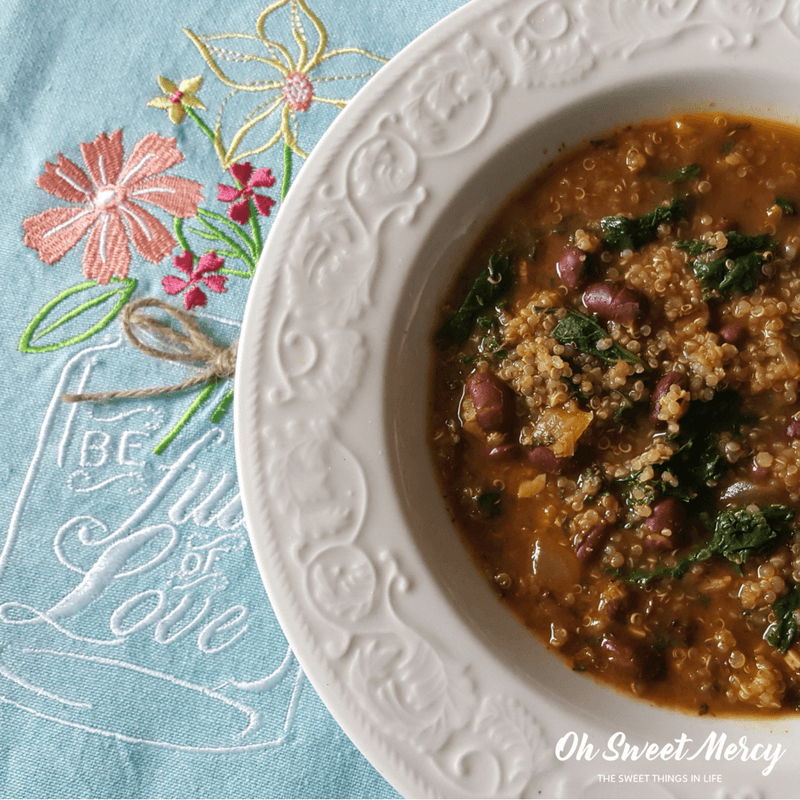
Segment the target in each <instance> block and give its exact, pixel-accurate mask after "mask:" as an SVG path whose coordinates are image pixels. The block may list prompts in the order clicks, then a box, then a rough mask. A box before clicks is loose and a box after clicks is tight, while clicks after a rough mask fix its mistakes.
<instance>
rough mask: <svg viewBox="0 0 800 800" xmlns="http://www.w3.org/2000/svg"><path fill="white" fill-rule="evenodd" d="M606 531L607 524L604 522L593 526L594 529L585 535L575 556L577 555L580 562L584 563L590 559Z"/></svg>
mask: <svg viewBox="0 0 800 800" xmlns="http://www.w3.org/2000/svg"><path fill="white" fill-rule="evenodd" d="M607 530H608V524H607V523H605V522H601V523H600V524H599V525H595V526H594V528H592V529H591V530H590V531H589V533H587V534H586V538H585V539H584V540H583V541H582V542H581V544H580V547H579V548H578V550H577V552H576V553H575V555H577V556H578V558H579V559H580V560H581V561H586V560H587V559H588V558H590V557H591V556H592V554H593V553H594V552H595V550H597V549H598V548H599V547H600V544H601V542H602V539H603V537H604V536H605V534H606V531H607Z"/></svg>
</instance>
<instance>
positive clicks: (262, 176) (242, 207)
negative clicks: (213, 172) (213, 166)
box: [217, 161, 275, 225]
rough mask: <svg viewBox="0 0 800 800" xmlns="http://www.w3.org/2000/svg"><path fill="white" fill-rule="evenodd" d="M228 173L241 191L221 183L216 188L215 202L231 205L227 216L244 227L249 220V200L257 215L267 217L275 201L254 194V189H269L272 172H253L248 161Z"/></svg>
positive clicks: (262, 170)
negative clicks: (253, 204)
mask: <svg viewBox="0 0 800 800" xmlns="http://www.w3.org/2000/svg"><path fill="white" fill-rule="evenodd" d="M229 171H230V173H231V175H232V176H233V178H234V180H236V181H238V183H239V184H241V187H242V188H241V189H237V188H235V187H233V186H226V185H225V184H223V183H221V184H219V185H218V186H217V192H218V193H217V200H222V202H223V203H231V206H230V208H229V209H228V216H229V217H230V218H231V219H232V220H233V221H234V222H238V223H239V224H240V225H244V224H245V223H246V222H247V220H248V219H250V200H251V199H252V201H253V202H254V203H255V204H256V208H257V209H258V213H259V214H263V216H265V217H267V216H269V212H270V210H271V209H272V206H274V205H275V201H274V200H273V199H272V198H271V197H267V196H266V195H263V194H256V193H255V191H254V189H258V188H261V187H264V186H266V187H269V186H272V185H273V184H274V183H275V176H274V175H273V174H272V170H269V169H257V170H256V171H255V172H253V167H252V165H251V164H250V162H249V161H245V162H244V163H243V164H234V165H233V166H232V167H231V168H230V170H229Z"/></svg>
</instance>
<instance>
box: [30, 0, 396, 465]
mask: <svg viewBox="0 0 800 800" xmlns="http://www.w3.org/2000/svg"><path fill="white" fill-rule="evenodd" d="M281 24H283V25H284V26H285V28H286V32H287V36H286V38H285V41H286V42H289V44H283V43H282V42H281V41H280V40H279V39H278V38H272V37H271V36H270V37H268V36H267V29H268V28H277V29H279V28H280V25H281ZM255 28H256V33H255V35H253V34H245V33H224V34H215V35H210V36H199V35H197V34H195V33H193V32H192V31H189V30H184V32H185V33H186V35H187V36H188V37H189V39H190V40H191V41H192V42H193V43H194V44H195V46H196V47H197V48H198V50H199V52H200V54H201V55H202V57H203V58H204V59H205V61H206V63H207V64H208V66H209V67H210V68H211V70H212V72H213V73H214V75H215V76H216V77H217V78H218V79H219V80H220V81H221V82H222V84H223V86H227V87H229V88H230V91H229V92H228V94H227V95H226V96H225V97H224V98H223V100H222V103H221V106H220V108H219V111H218V113H217V117H216V122H215V123H214V126H213V127H212V126H211V125H210V124H209V123H207V122H206V121H205V120H204V119H203V117H202V116H201V112H204V111H206V110H207V109H206V105H205V103H204V102H203V101H202V100H200V98H199V96H198V95H199V92H200V89H201V87H202V86H203V77H202V76H200V75H197V76H195V77H193V78H186V79H184V80H181V81H180V83H178V84H176V83H175V82H174V81H172V80H170V79H169V78H166V77H164V76H163V75H162V76H159V77H158V79H157V80H158V86H159V89H160V90H161V95H158V96H156V97H153V98H151V99H150V100H149V101H148V102H147V105H148V106H149V107H151V108H156V109H159V110H160V111H166V112H167V115H168V117H169V119H170V121H171V122H172V123H173V124H174V125H179V124H181V123H182V122H184V120H185V119H186V118H187V117H188V118H189V119H191V120H192V122H194V123H195V124H196V125H197V128H198V129H199V130H200V132H201V133H202V134H203V135H204V137H206V138H207V139H208V141H209V142H210V144H211V146H212V147H213V148H214V152H215V154H216V156H217V159H218V160H219V163H220V165H221V167H222V169H223V170H225V171H226V172H227V173H228V174H229V175H230V176H231V178H232V180H233V183H234V185H233V186H230V185H228V184H225V183H219V184H217V197H216V201H217V202H220V203H226V204H228V207H227V209H226V210H227V215H225V214H224V213H220V212H219V211H217V210H214V209H213V207H201V205H200V204H201V203H203V202H204V198H203V196H202V194H201V190H202V185H201V184H199V183H197V182H195V181H191V180H188V179H186V178H180V177H176V176H172V175H166V174H164V173H165V172H166V171H167V170H169V169H170V168H171V167H173V166H175V165H176V164H179V163H181V161H183V155H182V154H181V153H180V152H179V151H178V149H177V147H176V144H175V139H171V138H166V137H163V136H160V135H158V134H156V133H150V134H148V135H147V136H145V137H144V138H143V139H141V141H139V142H138V143H137V144H136V145H135V147H134V149H133V151H132V152H131V154H130V155H129V157H128V158H127V160H125V153H124V151H123V147H122V131H116V132H115V133H112V134H111V135H110V136H108V135H106V134H104V133H102V134H100V135H98V136H97V138H96V139H95V140H94V141H93V142H89V143H84V144H81V146H80V147H81V153H82V156H83V161H84V165H85V169H82V168H81V167H79V166H78V165H77V164H75V163H74V162H73V161H71V160H69V159H68V158H66V157H65V156H63V155H62V154H60V153H59V155H58V160H57V163H55V164H50V163H45V168H44V173H43V174H42V175H40V176H39V178H38V180H37V185H38V186H39V187H40V188H42V189H43V190H44V191H46V192H47V193H48V194H51V195H53V196H54V197H57V198H58V199H59V200H62V201H65V202H66V203H69V204H70V205H66V206H60V207H56V208H50V209H48V210H47V211H44V212H42V213H40V214H36V215H35V216H31V217H28V218H27V219H26V220H24V222H23V228H24V231H25V236H24V242H25V244H26V245H27V246H28V247H31V248H33V249H34V250H36V251H37V253H38V255H39V258H40V259H41V260H42V261H43V262H45V263H47V264H53V263H55V262H57V261H59V260H60V259H61V258H62V257H64V256H65V255H66V254H67V253H68V252H69V251H70V250H71V249H72V248H73V247H75V246H76V245H77V244H78V242H80V240H81V239H82V238H83V237H84V236H86V237H87V243H86V248H85V250H84V253H83V256H82V270H83V274H84V276H85V277H86V278H87V279H88V280H85V281H83V282H81V283H79V284H76V285H75V286H70V287H67V288H64V289H62V290H60V291H59V293H58V294H57V295H56V296H55V297H54V298H53V299H52V300H50V301H49V302H47V303H45V304H44V306H43V307H42V308H41V310H40V311H38V312H37V313H36V314H35V315H34V317H33V318H32V319H31V321H30V322H29V323H28V325H27V326H26V328H25V330H24V331H23V333H22V335H21V337H20V341H19V345H18V348H19V350H20V352H23V353H44V352H50V351H53V350H59V349H61V348H64V347H69V346H71V345H74V344H77V343H78V342H83V341H86V340H87V339H89V338H90V337H92V336H94V335H95V334H97V333H99V332H100V331H101V330H103V329H104V328H106V326H108V325H109V324H110V323H111V322H112V321H113V320H114V319H115V318H116V316H117V315H118V314H119V313H120V312H121V310H122V308H123V307H124V306H125V304H126V303H128V302H129V301H130V300H131V298H132V297H133V295H134V293H135V291H136V288H137V284H138V281H137V279H136V278H133V277H128V272H129V268H130V261H131V253H130V249H129V243H133V246H134V248H135V249H136V250H137V251H138V252H139V253H140V254H141V256H142V257H143V258H144V259H145V260H147V261H150V262H152V263H156V264H157V263H160V262H161V261H162V260H163V259H164V258H166V257H167V256H168V255H170V254H171V253H172V251H173V249H174V248H175V246H176V244H177V245H178V247H179V248H180V255H177V256H175V257H174V258H173V264H174V266H175V268H176V269H177V270H178V271H179V272H180V273H182V275H183V276H185V277H182V276H178V275H167V276H165V277H164V278H162V280H161V285H162V287H163V289H164V291H165V292H166V293H167V294H169V295H173V296H176V295H180V294H183V304H184V306H185V307H186V309H187V310H191V309H193V308H196V307H202V306H205V305H207V303H208V302H209V299H210V298H209V296H208V295H207V294H206V290H210V291H211V292H214V293H216V294H224V293H225V292H226V290H227V288H228V287H227V285H226V282H227V280H228V278H229V277H234V278H244V279H249V278H252V277H253V275H254V273H255V270H256V265H257V263H258V259H259V256H260V254H261V250H262V246H263V241H264V233H265V231H263V230H262V225H264V220H263V218H264V217H268V216H269V215H270V213H271V210H272V208H273V207H274V206H275V204H276V201H275V200H273V199H272V198H271V197H269V196H268V195H267V194H266V193H265V192H263V191H261V192H257V191H256V190H257V189H266V188H271V187H272V186H274V185H275V183H276V179H275V176H274V175H273V173H272V171H271V170H270V169H267V168H263V167H262V168H256V167H255V166H254V165H253V164H252V163H251V162H250V161H248V160H246V159H247V158H248V157H252V156H255V155H257V154H260V153H263V152H265V151H266V150H268V149H269V148H271V147H272V146H273V145H275V144H277V143H278V142H281V141H282V142H283V174H282V176H281V184H280V194H279V198H280V200H281V201H282V200H283V198H284V197H285V196H286V192H287V191H288V189H289V185H290V183H291V179H292V158H293V154H294V155H297V156H300V157H301V158H305V156H306V152H305V151H304V150H303V149H302V148H301V147H300V145H299V144H298V141H297V129H298V124H297V118H298V115H299V114H305V113H314V110H315V108H318V107H323V106H325V105H327V106H328V107H330V106H333V107H335V108H342V107H343V106H344V105H346V103H347V100H346V99H343V98H332V97H328V96H325V94H324V92H320V91H318V89H319V86H320V85H324V83H326V82H332V81H349V82H353V81H361V80H363V79H366V78H369V77H370V76H371V75H372V74H374V72H373V71H366V72H361V71H359V73H358V74H332V73H331V71H330V70H329V68H328V64H329V63H330V62H331V61H332V60H333V59H335V58H339V57H342V58H344V60H347V59H348V58H349V59H355V60H357V61H358V60H363V59H367V60H368V61H371V62H379V63H381V64H382V63H385V62H386V60H387V59H385V58H383V57H381V56H377V55H374V54H373V53H370V52H369V51H367V50H363V49H361V48H356V47H341V48H337V49H328V34H327V30H326V29H325V26H324V25H323V24H322V22H321V20H320V19H319V18H318V17H317V16H316V15H315V14H314V13H313V12H312V11H311V9H310V8H309V6H308V3H307V1H306V0H275V1H274V2H272V4H271V5H269V6H268V7H267V8H265V9H264V10H263V11H262V12H261V14H259V16H258V18H257V20H256V25H255ZM307 30H308V32H309V33H307V32H306V31H307ZM220 40H230V41H232V42H233V43H235V44H237V45H240V44H241V43H242V42H245V43H248V42H249V43H253V44H254V48H255V50H256V51H257V52H256V53H255V54H253V53H247V52H238V51H236V50H233V49H230V48H228V47H227V46H219V45H218V44H216V42H218V41H220ZM225 44H226V45H227V42H226V43H225ZM219 60H223V61H229V62H231V67H230V69H231V70H236V71H237V75H236V78H234V77H229V76H228V74H227V73H226V72H224V71H223V70H222V68H221V67H220V66H219V63H218V61H219ZM339 63H341V58H340V60H339ZM240 70H244V73H243V74H241V75H239V71H240ZM248 73H249V74H248ZM240 77H241V78H242V79H241V80H239V78H240ZM349 88H350V91H348V92H347V94H351V93H352V87H349ZM253 97H255V98H256V101H257V104H256V105H255V107H254V108H253V107H252V106H250V107H249V108H246V109H244V111H242V108H241V106H242V104H244V105H247V101H248V99H250V98H253ZM240 112H241V113H242V114H243V118H242V117H237V114H239V113H240ZM231 120H235V121H237V122H236V123H235V124H238V128H236V130H235V131H234V132H233V133H232V134H231V136H230V137H229V140H228V141H227V143H226V142H225V140H224V134H223V126H225V130H226V131H227V128H228V126H229V125H230V123H231ZM262 123H263V124H262ZM265 129H266V130H265ZM259 137H260V138H259ZM247 148H249V149H247ZM123 161H124V163H123ZM212 202H213V201H212ZM142 203H145V204H150V205H153V206H155V207H157V208H158V209H161V210H162V211H165V212H167V214H169V215H171V217H172V232H170V231H169V230H168V229H167V227H165V226H164V225H163V224H162V223H161V221H160V220H159V219H158V218H156V217H155V216H154V215H153V214H151V213H150V212H149V211H147V210H146V209H145V208H144V207H143V206H142V205H141V204H142ZM187 219H191V221H190V222H186V220H187ZM173 234H174V235H173ZM190 240H191V241H190ZM212 248H213V249H212ZM216 386H217V382H216V381H212V382H210V383H209V384H208V385H207V386H205V387H204V388H203V390H202V391H201V392H200V394H199V395H198V396H197V397H196V398H195V399H194V400H193V401H192V403H191V405H190V406H189V408H187V409H186V411H185V412H184V413H183V414H182V416H181V417H180V419H179V420H178V421H177V422H176V423H175V424H174V426H173V427H172V429H171V430H170V432H169V433H168V434H167V435H166V436H165V437H164V438H163V439H162V440H161V441H160V442H159V443H158V444H157V445H156V446H155V448H154V450H153V452H154V453H162V452H163V451H164V450H165V449H166V448H167V447H168V446H169V445H170V443H171V442H172V441H173V440H174V439H175V437H176V436H177V435H178V434H179V432H180V431H181V429H182V428H183V426H184V425H186V423H187V422H188V421H189V420H190V419H191V418H192V416H193V415H194V414H196V413H197V412H198V410H199V409H200V408H202V407H203V406H204V404H205V403H206V402H207V401H208V400H209V399H210V398H211V396H212V394H213V393H214V391H215V388H216ZM232 396H233V389H230V390H229V391H228V392H227V393H226V394H225V396H224V397H223V398H222V400H221V401H220V402H219V403H218V404H217V406H216V408H215V409H214V410H213V411H212V413H211V414H210V420H211V422H213V423H215V424H216V423H218V422H219V421H220V420H221V418H222V416H223V415H224V414H225V413H226V411H227V409H228V407H229V406H230V402H231V398H232Z"/></svg>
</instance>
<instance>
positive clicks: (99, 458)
mask: <svg viewBox="0 0 800 800" xmlns="http://www.w3.org/2000/svg"><path fill="white" fill-rule="evenodd" d="M462 4H463V0H425V2H422V1H421V0H413V2H411V0H401V1H400V2H393V3H386V2H384V0H350V1H349V2H347V3H343V2H341V0H308V1H306V0H277V2H272V3H271V4H269V3H267V2H256V1H254V0H243V1H242V2H238V3H219V2H212V0H170V2H166V3H165V2H163V0H113V2H111V1H110V0H69V2H68V1H67V0H50V2H47V3H30V2H27V0H5V2H4V3H2V4H0V36H2V42H3V54H4V58H3V62H2V66H0V98H1V99H2V107H3V109H4V122H3V125H2V127H0V162H1V163H2V175H3V181H2V184H1V185H0V193H1V196H2V202H3V206H4V209H5V210H4V212H3V214H2V216H1V217H0V225H1V226H2V236H0V275H2V278H1V280H2V285H3V288H4V291H3V294H2V297H3V303H4V308H3V311H2V314H0V348H2V364H3V365H4V380H3V381H2V384H0V392H1V395H0V396H1V397H2V408H4V409H5V411H4V413H3V415H2V417H0V426H2V435H0V478H2V480H0V514H1V515H2V525H0V548H1V549H0V719H2V722H3V724H2V725H0V787H1V789H0V791H2V794H3V796H5V797H31V796H36V797H45V796H58V797H90V796H91V797H197V798H203V797H394V796H396V793H395V792H394V790H393V789H392V787H391V786H389V784H388V783H386V781H385V780H384V779H383V778H382V777H381V776H380V775H379V774H378V773H377V772H376V771H375V770H374V769H373V767H372V766H370V765H369V764H368V763H367V762H366V760H365V759H364V758H363V757H362V756H361V754H360V753H359V752H358V751H357V749H356V748H355V747H354V746H353V744H352V743H351V742H350V741H349V740H348V738H347V737H346V736H345V735H344V733H343V732H342V731H341V729H340V728H339V727H338V725H337V724H336V722H335V721H334V720H333V718H332V717H331V715H330V714H329V712H328V711H327V710H326V708H325V707H324V705H323V704H322V702H321V701H320V699H319V697H318V696H317V694H316V693H315V691H314V689H313V688H312V687H311V686H310V684H309V683H308V681H307V680H306V679H305V678H304V675H303V673H302V670H301V669H300V667H299V666H298V664H297V661H296V659H295V658H294V656H293V654H292V652H291V650H290V648H289V647H288V645H287V643H286V639H285V638H284V636H283V633H282V631H281V629H280V626H279V625H278V623H277V621H276V619H275V617H274V614H273V612H272V610H271V607H270V605H269V602H268V599H267V596H266V594H265V592H264V589H263V586H262V584H261V581H260V578H259V575H258V572H257V570H256V567H255V563H254V561H253V557H252V553H251V551H250V547H249V542H248V538H247V531H246V529H245V525H244V521H243V518H242V511H241V503H240V500H239V494H238V489H237V480H236V469H235V461H234V447H233V435H232V434H233V420H232V410H231V405H230V400H231V389H232V385H231V381H230V380H229V379H223V378H220V379H210V380H209V381H208V382H207V383H205V384H203V385H201V386H198V387H195V388H193V389H191V390H186V391H184V392H180V393H178V394H169V395H158V396H153V397H148V398H136V399H131V400H130V401H119V402H111V403H81V404H72V405H70V404H65V403H63V402H62V401H61V395H62V394H63V393H65V392H67V393H76V392H102V391H108V390H127V389H140V388H146V387H158V386H165V385H174V384H179V383H181V382H182V381H184V380H185V379H186V378H187V376H189V375H191V374H192V370H191V367H188V366H186V365H185V364H182V363H176V362H174V361H169V360H162V359H159V358H154V357H152V356H150V355H147V354H145V353H143V352H140V351H139V350H137V349H135V348H134V347H132V346H131V344H130V343H129V342H128V341H127V339H125V337H124V336H123V335H122V333H121V327H120V318H121V314H122V310H123V308H124V307H125V305H126V304H127V303H129V302H130V301H132V300H135V299H137V298H142V297H154V298H158V299H159V300H162V301H167V302H169V303H170V304H171V305H173V306H175V308H177V309H178V310H179V311H181V312H183V313H185V314H189V315H191V317H192V319H194V320H196V321H197V322H198V323H199V324H200V326H201V327H202V329H203V330H204V331H205V332H206V333H207V334H208V335H209V336H210V337H211V338H212V339H213V340H214V341H215V342H217V343H218V344H222V345H228V344H230V343H233V342H235V340H236V339H237V337H238V335H239V328H240V323H241V319H242V315H243V312H244V307H245V302H246V300H247V294H248V289H249V286H250V278H251V277H252V275H253V273H254V270H255V268H256V263H257V261H258V255H259V252H260V250H261V247H262V245H263V242H264V241H265V239H266V237H267V236H268V234H269V230H270V225H271V223H272V220H273V219H274V216H275V213H276V211H277V209H278V208H279V207H280V204H281V202H282V200H283V197H284V196H285V194H286V191H287V190H288V188H289V186H290V184H291V181H292V179H293V178H294V177H296V175H297V174H298V172H299V171H300V170H301V169H302V165H303V162H304V160H305V158H306V156H307V154H308V153H310V152H311V150H312V149H313V148H314V146H315V144H316V143H317V141H318V140H319V138H320V136H321V135H322V133H323V132H324V131H325V129H326V128H327V126H328V125H330V124H331V122H332V121H333V120H334V119H335V118H336V116H337V114H338V113H339V112H340V109H341V108H342V107H343V106H344V105H345V104H346V103H347V101H348V100H349V99H350V98H352V97H353V96H354V94H355V93H356V92H357V91H358V89H359V88H360V87H361V86H363V85H364V83H365V82H366V81H367V80H369V77H370V76H371V75H372V74H374V73H375V72H376V71H377V70H378V69H380V68H381V67H382V65H383V64H384V63H385V62H386V61H387V60H388V59H390V58H391V57H392V56H393V55H394V54H395V53H397V52H398V51H399V50H400V49H401V48H402V47H404V46H405V45H407V44H408V43H409V42H411V41H412V40H413V39H414V38H415V37H416V36H417V35H419V34H420V33H422V32H423V31H424V30H425V29H426V28H428V27H429V26H431V25H433V24H434V23H435V22H437V21H438V20H439V19H441V18H442V17H443V16H445V15H446V14H447V13H449V12H451V11H453V10H455V9H456V8H458V7H459V6H460V5H462ZM267 268H268V265H267ZM151 335H152V341H150V342H149V343H150V344H152V345H153V346H158V338H159V337H158V332H157V331H155V332H151Z"/></svg>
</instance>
